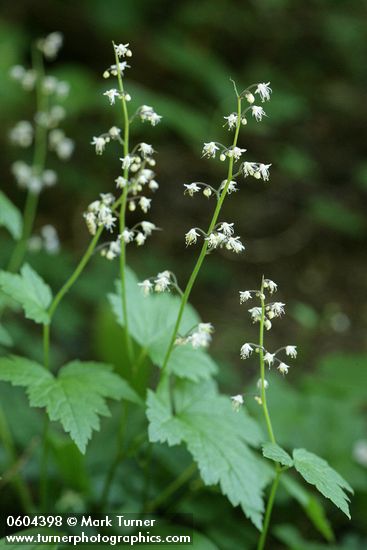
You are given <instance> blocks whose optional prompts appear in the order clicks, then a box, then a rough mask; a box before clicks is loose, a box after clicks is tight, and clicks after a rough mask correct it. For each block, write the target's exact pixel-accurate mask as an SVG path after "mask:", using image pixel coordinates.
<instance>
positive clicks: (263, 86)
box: [255, 82, 273, 102]
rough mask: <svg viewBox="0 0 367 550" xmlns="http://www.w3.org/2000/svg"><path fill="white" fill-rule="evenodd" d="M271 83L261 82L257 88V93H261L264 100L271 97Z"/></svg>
mask: <svg viewBox="0 0 367 550" xmlns="http://www.w3.org/2000/svg"><path fill="white" fill-rule="evenodd" d="M269 84H270V82H266V83H265V82H260V83H259V84H258V85H257V88H256V90H255V94H259V96H260V99H261V101H262V102H264V101H269V99H270V94H271V93H272V91H273V90H272V89H271V88H270V86H269Z"/></svg>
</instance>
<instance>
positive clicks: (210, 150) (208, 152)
mask: <svg viewBox="0 0 367 550" xmlns="http://www.w3.org/2000/svg"><path fill="white" fill-rule="evenodd" d="M216 151H219V147H218V145H216V144H215V142H214V141H209V143H204V147H203V152H202V154H203V157H208V158H214V157H215V153H216Z"/></svg>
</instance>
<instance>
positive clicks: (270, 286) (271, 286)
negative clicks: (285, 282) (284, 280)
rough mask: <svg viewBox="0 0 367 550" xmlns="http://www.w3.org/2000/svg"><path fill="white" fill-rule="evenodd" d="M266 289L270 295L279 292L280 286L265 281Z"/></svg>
mask: <svg viewBox="0 0 367 550" xmlns="http://www.w3.org/2000/svg"><path fill="white" fill-rule="evenodd" d="M264 288H267V289H269V292H270V294H273V293H274V292H276V291H277V288H278V285H277V284H276V283H274V281H272V280H271V279H264Z"/></svg>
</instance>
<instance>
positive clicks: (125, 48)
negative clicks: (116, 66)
mask: <svg viewBox="0 0 367 550" xmlns="http://www.w3.org/2000/svg"><path fill="white" fill-rule="evenodd" d="M114 46H115V52H116V54H117V55H118V57H125V56H126V57H131V55H132V53H131V50H130V49H129V44H115V45H114Z"/></svg>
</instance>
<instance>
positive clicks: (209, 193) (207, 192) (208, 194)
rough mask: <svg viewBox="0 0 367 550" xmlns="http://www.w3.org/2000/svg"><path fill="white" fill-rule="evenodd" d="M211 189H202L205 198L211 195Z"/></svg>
mask: <svg viewBox="0 0 367 550" xmlns="http://www.w3.org/2000/svg"><path fill="white" fill-rule="evenodd" d="M212 193H213V191H212V190H211V189H210V187H205V189H204V191H203V195H204V196H205V197H207V198H209V197H211V196H212Z"/></svg>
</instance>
